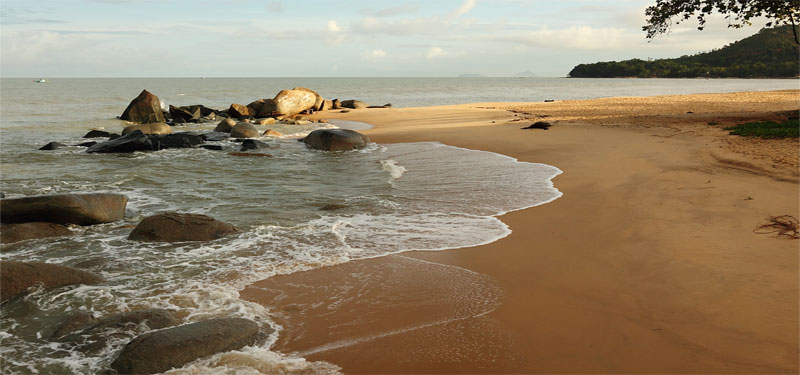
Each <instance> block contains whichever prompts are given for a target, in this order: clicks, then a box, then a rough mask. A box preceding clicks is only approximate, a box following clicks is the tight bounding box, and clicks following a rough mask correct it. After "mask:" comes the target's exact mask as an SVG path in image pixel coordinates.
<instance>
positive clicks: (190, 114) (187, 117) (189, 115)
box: [169, 105, 203, 123]
mask: <svg viewBox="0 0 800 375" xmlns="http://www.w3.org/2000/svg"><path fill="white" fill-rule="evenodd" d="M169 114H170V116H172V121H174V122H178V123H186V122H197V121H198V120H200V117H202V116H203V114H202V112H201V110H200V107H199V106H194V107H175V106H172V105H171V106H169Z"/></svg>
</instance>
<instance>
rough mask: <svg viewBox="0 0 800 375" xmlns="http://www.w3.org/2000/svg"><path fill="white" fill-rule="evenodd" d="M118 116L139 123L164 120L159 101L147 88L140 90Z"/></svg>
mask: <svg viewBox="0 0 800 375" xmlns="http://www.w3.org/2000/svg"><path fill="white" fill-rule="evenodd" d="M120 118H121V119H123V120H126V121H130V122H136V123H139V124H149V123H153V122H166V119H165V118H164V114H163V113H162V112H161V101H160V100H159V99H158V97H157V96H155V95H153V94H151V93H150V92H149V91H147V90H142V92H141V93H140V94H139V96H137V97H136V98H135V99H133V100H132V101H131V103H130V104H128V107H127V108H125V111H124V112H122V116H120Z"/></svg>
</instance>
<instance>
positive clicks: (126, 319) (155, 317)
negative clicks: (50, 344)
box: [52, 309, 180, 355]
mask: <svg viewBox="0 0 800 375" xmlns="http://www.w3.org/2000/svg"><path fill="white" fill-rule="evenodd" d="M67 322H69V320H68V321H67ZM77 323H81V321H78V322H77ZM178 323H180V322H179V321H178V319H176V318H175V316H173V315H172V313H171V312H169V311H168V310H164V309H144V310H135V311H130V312H123V313H118V314H112V315H110V316H107V317H105V318H103V319H100V320H95V321H94V322H93V323H92V324H88V325H86V326H83V327H74V328H73V327H69V326H63V325H62V327H59V329H58V330H56V333H54V334H53V336H52V337H61V338H60V340H59V341H62V342H68V343H71V344H72V345H74V347H75V348H76V349H78V350H79V351H81V352H83V353H86V354H90V355H94V354H96V353H98V352H100V351H101V350H103V349H104V348H105V347H106V344H107V342H108V340H109V339H112V338H118V339H121V338H123V335H124V334H125V333H124V331H125V330H131V329H136V328H138V326H140V325H145V326H147V329H150V330H153V329H161V328H167V327H172V326H176V325H178Z"/></svg>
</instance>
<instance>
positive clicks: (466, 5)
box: [450, 0, 477, 18]
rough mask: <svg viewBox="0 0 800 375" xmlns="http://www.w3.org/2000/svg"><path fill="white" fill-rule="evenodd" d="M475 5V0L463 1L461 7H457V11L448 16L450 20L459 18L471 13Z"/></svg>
mask: <svg viewBox="0 0 800 375" xmlns="http://www.w3.org/2000/svg"><path fill="white" fill-rule="evenodd" d="M476 4H477V0H464V2H463V3H461V6H459V7H458V9H456V10H455V11H453V13H452V14H450V16H451V17H452V18H458V17H461V16H463V15H465V14H467V13H469V11H471V10H472V8H475V5H476Z"/></svg>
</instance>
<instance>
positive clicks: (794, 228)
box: [753, 215, 800, 240]
mask: <svg viewBox="0 0 800 375" xmlns="http://www.w3.org/2000/svg"><path fill="white" fill-rule="evenodd" d="M753 233H758V234H772V233H776V236H777V237H781V236H786V237H789V238H791V239H794V240H796V239H800V232H798V222H797V218H795V217H794V216H790V215H781V216H770V217H769V218H767V222H766V223H763V224H760V225H758V226H757V227H756V229H753Z"/></svg>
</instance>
